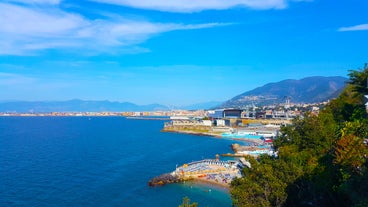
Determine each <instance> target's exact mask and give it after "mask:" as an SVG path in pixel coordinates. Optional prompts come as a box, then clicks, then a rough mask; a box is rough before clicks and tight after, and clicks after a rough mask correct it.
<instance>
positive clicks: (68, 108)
mask: <svg viewBox="0 0 368 207" xmlns="http://www.w3.org/2000/svg"><path fill="white" fill-rule="evenodd" d="M158 110H162V111H166V110H169V108H168V107H166V106H164V105H160V104H149V105H136V104H133V103H129V102H111V101H83V100H78V99H74V100H70V101H32V102H30V101H11V102H0V112H18V113H24V112H119V111H158Z"/></svg>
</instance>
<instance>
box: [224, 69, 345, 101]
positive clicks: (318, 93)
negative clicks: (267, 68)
mask: <svg viewBox="0 0 368 207" xmlns="http://www.w3.org/2000/svg"><path fill="white" fill-rule="evenodd" d="M347 80H348V79H347V78H344V77H341V76H333V77H321V76H314V77H307V78H303V79H300V80H293V79H288V80H283V81H280V82H277V83H269V84H266V85H264V86H262V87H258V88H256V89H254V90H251V91H247V92H245V93H242V94H240V95H238V96H235V97H234V98H232V99H230V100H228V101H226V102H225V103H223V104H222V105H220V107H243V106H246V105H250V104H252V103H254V104H256V105H270V104H280V103H285V101H286V99H290V102H291V103H316V102H322V101H326V100H329V99H331V98H335V97H337V96H338V95H339V94H340V92H341V91H342V90H343V88H344V87H345V84H346V81H347Z"/></svg>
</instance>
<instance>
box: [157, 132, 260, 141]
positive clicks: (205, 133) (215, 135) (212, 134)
mask: <svg viewBox="0 0 368 207" xmlns="http://www.w3.org/2000/svg"><path fill="white" fill-rule="evenodd" d="M161 132H169V133H177V134H190V135H195V136H206V137H213V138H217V139H227V140H233V141H241V142H248V143H252V144H257V145H259V144H262V143H263V142H262V141H258V140H253V139H246V138H229V137H222V135H221V134H218V133H211V132H196V131H190V130H178V129H177V130H173V129H170V130H168V129H162V130H161Z"/></svg>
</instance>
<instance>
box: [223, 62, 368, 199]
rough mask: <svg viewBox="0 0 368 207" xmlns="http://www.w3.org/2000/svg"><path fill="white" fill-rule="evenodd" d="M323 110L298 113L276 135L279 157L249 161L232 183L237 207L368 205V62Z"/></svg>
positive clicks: (264, 157)
mask: <svg viewBox="0 0 368 207" xmlns="http://www.w3.org/2000/svg"><path fill="white" fill-rule="evenodd" d="M349 75H350V81H349V84H348V85H347V87H346V88H345V90H344V91H343V92H342V94H341V95H340V96H339V97H338V98H337V99H335V100H333V101H331V103H330V104H329V105H328V106H327V107H326V108H325V109H324V110H323V111H322V112H321V113H320V114H319V115H318V116H315V115H312V114H306V115H305V116H304V118H296V119H294V120H293V124H292V125H291V126H287V127H283V128H282V129H281V134H282V135H281V136H280V137H279V138H278V139H277V140H275V142H274V145H275V148H276V149H277V150H278V157H277V158H271V157H268V156H261V157H260V158H259V159H258V160H250V162H251V164H252V168H251V169H244V171H243V175H244V176H243V177H242V178H239V179H236V180H235V181H233V182H232V184H231V191H230V192H231V195H232V198H233V203H234V205H235V206H367V205H366V204H367V203H368V199H367V198H368V147H367V144H366V143H365V142H364V139H367V138H368V119H367V113H366V111H365V106H364V103H365V101H364V99H363V95H365V94H368V89H367V85H366V84H367V77H368V66H367V65H365V67H364V69H363V70H361V71H350V74H349Z"/></svg>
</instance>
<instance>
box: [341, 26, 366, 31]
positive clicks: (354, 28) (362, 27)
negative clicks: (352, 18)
mask: <svg viewBox="0 0 368 207" xmlns="http://www.w3.org/2000/svg"><path fill="white" fill-rule="evenodd" d="M360 30H368V24H359V25H355V26H350V27H340V28H339V29H338V31H339V32H347V31H360Z"/></svg>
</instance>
